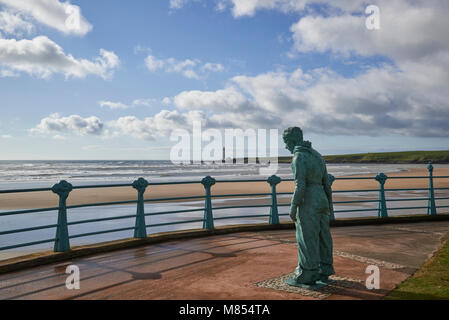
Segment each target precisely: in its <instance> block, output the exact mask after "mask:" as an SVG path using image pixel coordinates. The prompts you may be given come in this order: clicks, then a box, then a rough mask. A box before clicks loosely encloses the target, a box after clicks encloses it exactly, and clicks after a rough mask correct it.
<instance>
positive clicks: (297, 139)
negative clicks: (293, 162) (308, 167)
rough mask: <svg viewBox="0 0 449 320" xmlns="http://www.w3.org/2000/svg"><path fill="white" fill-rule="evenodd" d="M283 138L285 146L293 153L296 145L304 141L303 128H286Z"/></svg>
mask: <svg viewBox="0 0 449 320" xmlns="http://www.w3.org/2000/svg"><path fill="white" fill-rule="evenodd" d="M282 138H283V139H284V142H285V148H286V149H287V150H289V151H290V152H291V153H293V150H294V149H295V147H296V146H298V145H300V144H301V143H302V142H303V135H302V130H301V128H299V127H290V128H288V129H285V131H284V133H283V135H282Z"/></svg>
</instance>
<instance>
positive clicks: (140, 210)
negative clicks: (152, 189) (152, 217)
mask: <svg viewBox="0 0 449 320" xmlns="http://www.w3.org/2000/svg"><path fill="white" fill-rule="evenodd" d="M147 187H148V181H147V180H145V179H144V178H139V179H137V180H136V181H134V182H133V188H134V189H136V190H137V211H136V228H135V229H134V238H139V239H145V238H146V237H147V228H146V224H145V203H144V202H143V195H144V193H145V190H146V188H147Z"/></svg>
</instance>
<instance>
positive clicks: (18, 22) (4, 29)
mask: <svg viewBox="0 0 449 320" xmlns="http://www.w3.org/2000/svg"><path fill="white" fill-rule="evenodd" d="M33 30H34V26H33V24H32V23H30V22H29V21H26V20H24V18H23V16H22V15H21V14H20V13H15V12H12V11H0V35H1V33H4V34H7V35H8V34H9V35H18V36H22V35H23V34H29V33H31V32H32V31H33ZM0 38H1V36H0Z"/></svg>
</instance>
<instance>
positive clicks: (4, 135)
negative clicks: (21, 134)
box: [0, 134, 12, 139]
mask: <svg viewBox="0 0 449 320" xmlns="http://www.w3.org/2000/svg"><path fill="white" fill-rule="evenodd" d="M0 138H1V139H11V138H12V136H11V135H9V134H0Z"/></svg>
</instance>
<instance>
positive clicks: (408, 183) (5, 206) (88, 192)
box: [0, 168, 449, 210]
mask: <svg viewBox="0 0 449 320" xmlns="http://www.w3.org/2000/svg"><path fill="white" fill-rule="evenodd" d="M427 175H428V172H427V170H426V169H425V168H422V169H421V168H416V169H412V170H410V171H407V172H400V173H392V174H389V176H391V177H401V176H402V177H403V176H425V177H427ZM437 175H439V176H449V168H435V170H434V176H437ZM373 176H374V175H357V176H351V177H373ZM428 183H429V181H428V179H391V180H388V181H387V183H386V185H385V187H386V188H427V187H428ZM434 185H435V187H449V179H435V181H434ZM293 188H294V183H293V182H282V183H280V184H279V185H278V186H277V191H278V192H292V191H293ZM377 188H379V184H378V183H377V182H376V181H375V180H374V179H373V180H337V181H335V182H334V185H333V190H351V189H354V190H355V189H358V190H366V189H377ZM269 192H270V186H269V184H268V183H265V182H233V183H217V184H216V185H215V186H213V187H212V194H213V195H226V194H243V195H242V196H243V197H249V196H245V195H244V194H245V193H269ZM198 195H204V188H203V186H202V185H201V184H200V183H198V184H181V185H165V186H149V187H148V188H147V191H146V193H145V199H157V198H170V197H188V196H198ZM340 198H343V197H342V196H341V195H336V196H335V197H334V200H336V201H338V200H339V199H340ZM136 199H137V191H136V190H135V189H133V188H132V187H117V188H98V189H81V190H74V191H72V192H71V193H70V196H69V198H68V200H67V204H68V205H77V204H86V203H97V202H114V201H128V200H136ZM344 199H346V200H347V199H348V197H344ZM288 200H289V199H288V198H282V197H280V201H279V202H280V203H286V201H287V202H288ZM182 201H183V202H185V201H186V200H182ZM242 201H248V200H242ZM247 204H248V202H247ZM57 205H58V197H57V195H55V194H53V193H52V192H51V191H47V192H30V193H12V194H0V210H18V209H32V208H46V207H56V206H57Z"/></svg>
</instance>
